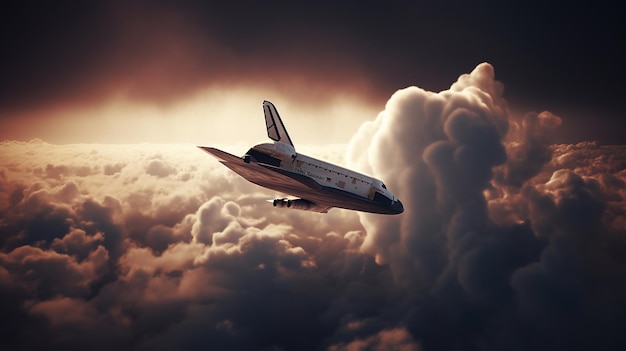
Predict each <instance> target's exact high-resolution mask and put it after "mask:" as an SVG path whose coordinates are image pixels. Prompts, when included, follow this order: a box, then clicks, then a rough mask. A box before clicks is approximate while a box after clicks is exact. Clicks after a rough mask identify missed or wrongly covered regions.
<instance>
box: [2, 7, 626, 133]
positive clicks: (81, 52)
mask: <svg viewBox="0 0 626 351" xmlns="http://www.w3.org/2000/svg"><path fill="white" fill-rule="evenodd" d="M2 6H3V8H2V11H0V13H2V20H1V21H0V23H2V26H3V27H2V28H3V30H2V33H3V34H2V35H3V43H4V46H3V49H4V50H3V51H4V52H6V53H7V54H6V55H3V58H2V64H1V65H0V66H1V67H0V69H1V70H2V71H0V72H1V74H0V75H1V76H2V77H3V79H2V82H1V83H0V84H1V85H0V91H1V92H2V93H1V94H0V106H2V107H3V108H2V111H0V113H2V117H3V118H6V117H7V116H9V114H12V113H14V112H21V111H30V110H33V111H39V110H41V109H46V108H49V107H64V106H74V105H76V104H85V103H90V102H97V101H102V100H106V99H107V98H110V97H112V96H119V95H123V96H126V97H129V98H131V99H134V100H140V101H147V102H149V103H152V104H164V103H167V102H172V101H175V100H176V99H179V98H182V97H185V96H188V95H189V94H191V93H193V92H194V91H196V90H198V89H200V88H204V87H206V86H211V85H217V86H221V87H224V86H228V85H229V84H234V85H239V86H241V85H243V86H257V87H261V88H262V89H264V90H278V91H280V92H282V93H284V94H287V95H289V96H291V97H292V98H294V99H298V100H300V101H301V102H302V103H305V102H311V101H314V102H316V103H319V102H320V101H321V100H323V99H324V98H327V97H330V96H332V95H335V94H337V93H338V92H340V91H351V92H353V93H354V92H357V93H358V94H361V95H363V96H365V97H366V98H367V99H370V100H373V101H376V102H377V103H383V102H384V101H385V100H386V98H387V97H388V96H389V95H390V94H391V93H392V92H393V91H395V90H396V89H397V88H398V87H406V86H410V85H413V84H415V82H419V83H420V85H421V86H423V87H425V88H427V89H429V90H432V91H439V90H442V89H445V88H446V87H447V84H448V82H449V81H450V80H451V79H453V77H452V76H450V72H460V71H465V70H468V69H470V68H471V67H472V66H473V65H475V64H477V63H479V62H483V61H489V62H492V63H494V64H496V65H497V66H498V67H499V72H500V73H499V74H500V76H501V77H503V79H504V80H505V81H507V84H508V94H507V95H508V98H509V99H510V100H512V102H513V105H514V106H515V107H517V109H518V110H528V109H534V110H540V109H544V108H546V107H555V108H556V111H555V113H557V114H559V115H568V116H570V115H571V116H572V117H568V119H570V121H572V122H575V123H571V124H572V125H573V126H574V127H573V128H570V129H568V133H569V134H570V135H573V138H574V139H573V140H580V139H581V138H582V137H586V135H585V134H584V132H583V131H581V130H580V126H582V125H585V124H587V123H586V122H588V120H589V118H590V117H591V116H593V117H594V118H596V119H597V118H599V119H602V121H603V123H596V124H594V125H593V128H587V133H590V132H593V133H594V134H595V135H594V136H596V135H597V136H604V137H605V138H606V139H607V141H610V142H613V143H615V142H620V141H623V138H621V137H620V135H618V134H617V133H616V132H615V131H613V130H614V129H615V128H612V127H615V126H617V125H619V118H620V117H621V109H620V107H619V101H620V92H621V89H620V87H619V84H620V83H619V82H621V81H623V80H624V73H625V70H624V68H623V67H622V66H623V65H621V62H622V61H623V60H621V59H620V58H622V53H621V51H622V50H620V45H619V43H620V42H621V37H622V36H623V34H624V26H623V23H622V21H621V18H620V17H619V15H618V14H617V13H616V12H615V11H611V7H610V6H601V5H598V6H586V7H580V6H569V7H562V6H546V4H544V3H534V2H530V3H529V2H525V3H523V4H520V5H516V6H513V5H509V4H507V5H505V4H495V3H493V2H488V3H484V4H482V3H452V4H438V3H437V4H423V3H419V2H417V3H416V2H402V1H400V2H398V1H393V2H386V3H380V2H369V1H365V2H363V1H347V2H340V3H320V2H313V1H311V2H308V1H305V2H298V3H297V4H295V3H292V2H289V1H263V2H256V1H234V2H204V1H182V2H176V4H174V3H170V2H150V3H143V2H141V3H136V2H126V1H96V2H89V3H85V2H81V1H61V2H56V3H55V4H38V5H37V6H31V5H29V4H22V3H16V2H12V3H8V4H4V5H2ZM566 112H567V114H566Z"/></svg>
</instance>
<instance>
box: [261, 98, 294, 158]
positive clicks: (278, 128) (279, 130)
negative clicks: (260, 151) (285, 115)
mask: <svg viewBox="0 0 626 351" xmlns="http://www.w3.org/2000/svg"><path fill="white" fill-rule="evenodd" d="M263 113H264V114H265V126H266V127H267V136H268V137H269V138H270V139H272V140H274V141H278V142H281V143H284V144H289V145H291V146H292V147H294V148H295V146H294V145H293V142H292V141H291V138H290V137H289V134H287V129H285V125H284V124H283V121H282V120H281V119H280V115H279V114H278V111H277V110H276V107H274V104H272V103H271V102H269V101H263Z"/></svg>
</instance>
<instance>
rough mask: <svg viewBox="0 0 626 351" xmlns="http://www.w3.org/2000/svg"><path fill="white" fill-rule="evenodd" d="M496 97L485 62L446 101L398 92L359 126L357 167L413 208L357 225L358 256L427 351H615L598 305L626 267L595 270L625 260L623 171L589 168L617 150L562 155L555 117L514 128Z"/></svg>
mask: <svg viewBox="0 0 626 351" xmlns="http://www.w3.org/2000/svg"><path fill="white" fill-rule="evenodd" d="M501 94H502V90H501V85H500V83H498V82H497V81H495V80H494V71H493V68H492V67H491V66H490V65H488V64H481V65H479V66H478V67H477V68H476V69H475V70H474V71H473V72H472V73H471V74H469V75H463V76H461V77H460V78H459V80H458V81H457V82H456V83H455V84H453V85H452V87H451V88H450V89H449V90H446V91H442V92H440V93H438V94H435V93H431V92H427V91H424V90H421V89H418V88H414V87H412V88H407V89H404V90H400V91H398V92H396V94H394V96H392V98H391V99H390V100H389V102H388V103H387V106H386V108H385V111H383V112H382V113H381V114H380V115H379V116H378V118H377V119H376V121H374V122H370V123H368V124H365V125H363V126H362V127H361V129H360V130H359V133H357V135H355V137H354V138H353V140H352V142H351V148H350V150H351V151H350V152H349V155H348V157H349V160H351V161H352V162H351V164H352V165H353V166H354V167H358V168H360V169H362V170H367V171H369V172H372V173H374V174H377V175H379V176H380V177H381V178H383V179H385V180H386V182H387V183H388V185H389V187H390V189H394V191H395V192H396V193H397V194H403V195H401V198H402V200H403V202H404V203H405V214H404V215H403V216H402V217H400V218H399V219H397V218H382V219H381V218H376V217H375V216H371V215H368V214H362V215H360V216H361V219H362V222H363V223H364V226H365V229H366V231H367V233H368V235H367V237H366V241H365V243H364V246H363V249H364V250H365V251H366V252H369V253H371V254H374V255H376V257H377V261H378V262H382V263H388V264H389V265H390V267H391V271H392V273H393V274H394V277H395V280H396V282H397V284H399V285H400V286H404V287H405V289H409V290H411V291H412V292H411V293H410V294H409V295H412V296H413V297H412V300H411V301H410V302H409V306H410V307H409V309H410V310H411V312H408V313H407V314H406V316H405V318H407V319H406V325H405V326H406V327H407V328H408V330H409V331H410V332H411V334H412V335H413V336H414V337H415V338H416V339H417V340H419V341H420V343H421V345H422V347H424V348H425V349H455V348H459V347H463V348H465V349H492V348H493V349H503V348H506V349H511V348H516V349H517V348H519V349H530V348H532V349H544V348H545V349H554V348H564V347H565V348H567V347H579V346H580V345H592V344H593V341H594V340H595V339H596V338H598V337H600V336H601V337H602V339H603V341H602V344H603V345H611V343H615V342H616V340H617V338H618V336H617V334H615V333H614V332H613V331H614V330H615V329H610V330H604V329H603V328H604V326H606V325H610V324H611V323H620V324H623V320H621V319H620V318H619V317H618V313H615V312H614V311H611V310H609V309H607V308H606V307H605V306H602V307H599V306H600V305H602V304H603V303H602V299H603V298H600V297H599V296H600V295H601V294H606V295H607V297H608V299H609V300H610V301H611V302H610V303H608V304H609V305H611V307H615V306H616V305H615V301H616V299H619V298H618V297H617V296H618V295H619V294H621V292H622V291H623V289H624V284H621V283H618V284H615V283H614V284H613V285H612V288H611V289H608V288H605V287H604V286H603V284H602V283H599V281H601V280H602V279H603V278H600V277H604V276H605V274H606V273H605V270H608V271H611V272H621V273H620V276H622V277H623V272H624V271H623V270H624V262H623V260H619V261H616V260H610V261H609V262H607V261H605V260H602V259H601V257H605V256H606V255H609V256H611V257H612V256H613V255H614V252H615V251H614V249H608V248H609V247H614V248H615V247H617V248H616V249H615V250H617V251H621V250H623V249H624V245H623V242H624V239H623V238H624V235H626V227H625V226H624V225H623V223H622V220H623V218H624V212H623V209H624V197H623V191H620V190H618V189H617V188H616V186H619V184H621V181H618V180H617V179H622V180H623V178H622V177H623V175H621V174H622V173H623V165H621V164H620V163H619V162H612V165H611V166H607V165H604V163H602V164H603V167H602V168H596V169H593V166H592V165H593V164H594V163H596V162H593V161H592V160H590V159H588V158H587V156H591V155H594V154H595V155H597V157H600V158H603V159H615V160H620V159H621V158H622V157H623V150H622V149H621V148H618V147H613V148H611V149H610V150H611V151H610V152H609V151H608V150H609V148H607V147H605V148H604V149H603V151H593V149H594V148H598V145H597V143H587V144H580V145H579V146H578V147H573V148H574V149H575V150H576V149H581V151H578V152H576V153H575V154H570V155H568V153H565V154H561V151H565V150H567V149H568V148H572V146H565V145H563V146H556V147H555V146H551V145H550V138H549V136H550V134H551V131H552V130H553V129H554V128H556V127H557V126H558V125H559V123H560V119H559V118H558V117H556V116H554V115H552V114H551V113H549V112H542V113H540V114H529V115H527V116H526V117H525V118H524V120H523V121H522V123H519V124H516V123H515V122H514V121H513V120H510V117H509V114H508V109H507V105H506V103H505V101H504V100H503V99H502V95H501ZM409 126H410V127H409ZM360 150H368V152H365V153H364V152H362V151H360ZM382 150H384V151H383V152H382V153H381V151H382ZM582 150H584V151H582ZM557 151H558V154H556V155H554V157H553V152H557ZM504 152H506V157H505V155H504ZM389 154H393V155H395V157H388V156H386V155H389ZM583 155H584V156H583ZM563 158H565V159H569V160H571V161H570V162H571V163H570V167H572V168H573V169H572V170H567V169H562V167H563V161H564V160H563ZM576 159H580V161H581V162H580V163H579V162H576V161H575V160H576ZM583 159H584V160H586V161H583ZM591 159H593V157H592V158H591ZM559 162H561V165H559ZM577 167H580V168H577ZM616 167H617V168H616ZM619 167H621V168H619ZM602 179H606V181H602ZM520 188H521V190H520ZM616 190H617V193H615V191H616ZM609 199H611V200H609ZM609 206H610V207H614V209H612V210H610V211H609V210H607V209H608V208H609ZM618 208H619V209H618ZM609 267H610V268H609ZM590 292H593V293H591V294H589V293H590ZM535 319H538V320H542V321H545V322H540V323H535V322H534V320H535ZM442 331H445V332H442ZM450 335H454V338H450V337H449V336H450ZM547 335H550V337H547ZM573 335H575V336H574V337H572V336H573Z"/></svg>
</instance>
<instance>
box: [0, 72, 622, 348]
mask: <svg viewBox="0 0 626 351" xmlns="http://www.w3.org/2000/svg"><path fill="white" fill-rule="evenodd" d="M502 93H503V87H502V85H501V84H500V83H499V82H497V81H496V80H495V72H494V69H493V67H492V66H490V65H489V64H481V65H479V66H478V67H476V69H475V70H474V71H472V72H471V73H469V74H466V75H462V76H461V77H459V79H458V81H457V82H455V83H454V84H452V85H451V87H450V88H449V89H448V90H445V91H442V92H439V93H435V92H429V91H425V90H423V89H420V88H417V87H410V88H407V89H403V90H399V91H398V92H396V93H395V94H394V95H393V96H392V97H391V98H390V99H389V101H388V103H387V105H386V106H385V109H384V111H383V112H381V113H380V114H379V115H378V117H377V118H376V119H375V120H373V121H371V122H367V123H365V124H363V125H362V126H361V127H360V129H359V130H358V132H357V133H356V134H355V135H354V137H353V139H352V140H351V142H350V144H349V145H348V147H347V158H346V163H347V164H348V165H349V166H350V167H353V168H356V169H358V170H361V171H363V172H366V173H369V174H372V175H374V176H376V177H377V178H380V179H383V180H384V181H385V182H386V183H387V186H388V187H389V188H390V189H391V190H392V191H393V192H394V193H395V194H397V195H398V196H399V197H400V199H401V200H402V201H403V203H404V205H405V213H404V214H402V215H399V216H382V215H371V214H363V213H355V212H351V211H344V210H338V209H333V210H331V211H330V212H329V213H328V214H317V213H311V212H304V211H297V210H287V209H275V208H273V207H271V204H269V203H267V202H266V201H265V200H267V199H272V198H274V197H276V196H280V195H279V194H276V193H274V192H272V191H270V190H266V189H262V188H260V187H258V186H255V185H253V184H250V183H248V182H246V181H245V180H243V179H241V178H240V177H239V176H237V175H236V174H234V173H232V172H230V171H229V170H228V169H226V168H225V167H223V166H221V165H220V164H219V163H218V162H216V161H215V160H213V159H212V158H211V157H210V156H208V155H206V154H205V153H203V152H201V151H200V150H198V149H196V148H195V147H194V146H192V145H152V144H139V145H96V144H86V145H53V144H48V143H45V142H43V141H40V140H33V141H31V142H28V143H24V142H10V141H5V142H3V143H2V144H0V190H1V191H0V307H1V308H2V311H3V313H2V317H0V330H1V332H0V348H2V349H35V348H44V347H46V348H49V349H85V348H89V349H103V350H110V349H113V348H116V349H122V350H127V349H128V350H152V349H182V350H193V349H217V350H231V349H245V350H265V349H276V350H387V349H399V350H453V349H461V348H462V349H471V350H474V349H476V350H478V349H487V350H500V349H546V350H547V349H564V348H580V347H596V348H601V349H612V348H617V347H618V346H619V343H618V342H619V340H620V335H621V332H622V330H623V329H624V327H625V326H626V320H624V315H626V310H625V308H624V305H623V296H624V294H625V293H626V284H625V283H624V281H625V279H624V277H626V262H625V261H624V259H623V257H624V253H625V252H626V239H625V238H626V201H625V200H624V199H625V196H626V193H625V191H624V184H625V181H626V173H625V171H624V169H625V166H626V161H625V160H626V150H625V149H624V148H623V147H620V146H603V145H600V144H599V143H597V142H586V143H579V144H575V145H553V144H552V142H551V136H552V134H553V133H555V131H556V130H558V128H559V124H560V123H561V119H560V118H559V117H558V116H555V115H554V114H552V113H549V112H541V113H529V114H527V115H526V116H524V117H523V118H520V119H516V118H513V116H512V115H511V113H510V112H509V109H508V107H507V103H506V101H505V100H504V99H503V98H502ZM224 149H226V150H230V149H229V148H228V147H224ZM301 149H302V151H304V152H305V153H307V151H308V150H306V147H303V148H301ZM343 150H344V148H342V147H340V146H329V147H320V148H316V149H313V150H311V151H314V152H313V154H316V155H315V156H320V157H321V158H325V159H328V160H332V161H333V162H338V163H343V160H341V159H340V158H339V157H338V156H337V155H338V153H341V152H343Z"/></svg>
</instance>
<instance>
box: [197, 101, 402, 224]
mask: <svg viewBox="0 0 626 351" xmlns="http://www.w3.org/2000/svg"><path fill="white" fill-rule="evenodd" d="M263 113H264V115H265V126H266V128H267V136H268V137H269V138H270V139H271V140H272V141H273V142H272V143H262V144H258V145H255V146H253V147H252V148H251V149H250V150H248V152H246V154H245V155H244V156H243V157H237V156H235V155H231V154H229V153H227V152H224V151H222V150H219V149H216V148H213V147H208V146H198V147H199V148H200V149H202V150H204V151H206V152H207V153H209V154H211V155H213V156H214V157H216V158H217V159H218V161H219V162H221V163H222V164H223V165H224V166H226V167H228V168H230V169H231V170H232V171H233V172H235V173H237V174H239V175H240V176H242V177H243V178H244V179H246V180H248V181H250V182H252V183H254V184H257V185H259V186H262V187H264V188H268V189H272V190H275V191H277V192H280V193H283V194H286V195H290V196H292V197H293V198H288V197H284V198H279V199H274V200H271V202H272V204H273V206H274V207H281V208H288V209H298V210H306V211H315V212H321V213H326V212H328V210H330V209H331V208H333V207H337V208H344V209H348V210H355V211H362V212H370V213H380V214H400V213H402V212H403V211H404V207H403V205H402V202H400V200H399V199H398V198H397V197H396V196H395V195H394V194H393V193H392V192H391V191H389V189H387V187H386V186H385V184H384V183H383V182H382V181H380V180H379V179H376V178H373V177H370V176H367V175H364V174H361V173H358V172H355V171H351V170H349V169H346V168H343V167H339V166H337V165H334V164H331V163H328V162H324V161H321V160H318V159H315V158H313V157H309V156H306V155H303V154H301V153H298V152H296V149H295V146H294V144H293V142H292V141H291V138H290V137H289V134H288V133H287V129H285V125H284V124H283V121H282V120H281V118H280V115H279V114H278V111H277V110H276V107H275V106H274V105H273V104H272V103H271V102H269V101H263Z"/></svg>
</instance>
